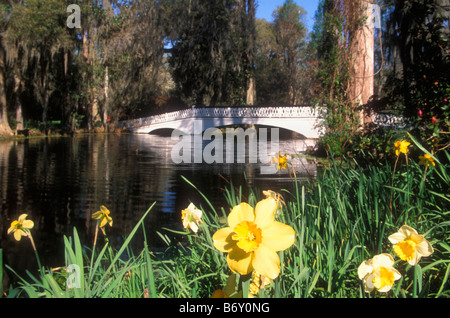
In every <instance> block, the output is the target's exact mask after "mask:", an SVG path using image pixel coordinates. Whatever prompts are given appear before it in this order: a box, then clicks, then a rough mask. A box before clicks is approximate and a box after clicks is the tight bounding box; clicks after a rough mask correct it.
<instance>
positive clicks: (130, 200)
mask: <svg viewBox="0 0 450 318" xmlns="http://www.w3.org/2000/svg"><path fill="white" fill-rule="evenodd" d="M298 142H299V141H295V140H289V139H288V140H284V141H281V143H280V150H281V151H282V152H288V153H293V152H298V151H299V149H300V148H302V146H301V145H300V146H299V145H298ZM174 144H176V141H173V140H171V138H170V137H163V136H156V135H119V136H116V135H96V136H78V137H72V138H64V137H61V138H39V139H27V140H20V141H3V142H0V217H1V219H0V248H2V249H3V254H4V262H5V263H7V264H8V265H9V266H11V267H12V268H14V269H16V270H17V271H18V272H21V271H22V270H23V269H33V268H36V267H37V266H36V261H35V257H34V253H33V251H32V249H31V244H30V242H29V240H28V239H27V238H26V237H24V238H22V240H21V241H20V242H17V241H15V240H14V238H13V236H12V235H7V230H8V228H9V226H10V224H11V222H12V221H13V220H15V219H17V217H18V216H19V215H20V214H22V213H27V214H28V218H29V219H31V220H33V221H34V224H35V226H34V228H33V229H32V235H33V238H34V240H35V242H36V245H37V249H38V252H39V255H40V258H41V263H42V265H44V266H52V267H56V266H61V265H63V264H64V243H63V242H64V241H63V236H64V235H66V236H71V235H72V234H73V228H74V227H76V228H77V231H78V233H79V235H80V239H81V241H82V243H83V244H85V245H86V246H88V247H91V246H92V242H93V237H94V232H95V224H96V223H95V220H92V219H91V218H90V215H91V214H92V213H94V212H96V211H98V210H99V207H100V205H105V206H106V207H107V208H108V209H109V210H110V211H111V216H112V218H113V220H114V223H113V227H111V228H110V227H109V226H107V228H106V230H107V232H108V237H109V238H110V241H111V242H112V243H113V244H116V245H117V246H120V244H121V242H122V239H123V237H124V236H126V235H127V234H128V233H130V231H131V230H132V229H133V227H134V226H135V224H136V222H137V221H138V220H139V219H140V218H141V216H142V215H143V214H144V213H145V211H147V209H148V208H149V207H150V206H151V205H152V204H153V203H154V202H155V201H156V202H157V203H156V205H155V206H154V208H153V209H152V211H151V212H150V214H149V215H148V216H147V218H146V219H145V228H146V233H147V238H148V244H149V245H150V246H153V247H158V246H161V245H162V241H161V240H160V238H159V236H158V235H157V234H156V231H160V229H161V228H162V227H169V228H173V229H176V230H180V229H182V228H181V221H180V216H181V210H182V209H184V208H186V207H187V206H188V205H189V203H190V202H193V203H194V204H196V205H197V206H199V207H200V206H203V207H205V208H206V210H208V206H207V204H206V202H205V200H204V199H203V198H202V197H201V196H200V195H199V193H198V192H197V191H196V190H195V189H193V188H192V187H191V186H190V185H189V184H188V183H186V182H185V181H184V180H183V179H182V176H184V177H186V178H187V179H188V180H190V181H191V182H192V183H193V184H195V185H196V186H197V187H198V188H199V189H200V191H202V192H203V193H204V194H205V195H206V196H207V197H208V199H209V200H210V201H211V202H212V203H213V205H214V207H216V210H217V211H220V209H221V208H222V207H223V208H224V209H225V210H226V211H229V209H230V207H229V206H228V205H227V203H226V200H225V196H224V189H225V188H226V187H229V184H228V182H232V183H233V185H234V186H236V187H238V186H240V185H246V184H252V185H254V186H255V187H257V188H259V189H261V190H267V189H271V190H273V191H280V190H281V189H290V187H291V186H292V182H291V180H290V179H289V176H288V174H286V173H281V174H275V175H261V174H260V167H259V166H258V164H250V163H244V164H205V163H203V164H174V163H173V161H172V159H171V149H172V148H173V146H174ZM300 151H301V149H300ZM246 162H249V161H248V160H247V161H246ZM296 167H297V168H296V169H297V171H298V172H297V174H298V175H302V174H303V177H307V178H309V177H314V176H315V165H314V164H311V163H310V162H307V161H305V160H301V161H298V162H297V165H296ZM244 175H245V176H246V177H244ZM243 189H244V193H245V191H246V187H243ZM139 233H141V231H138V234H137V236H136V237H135V240H134V242H137V243H136V244H137V245H139V242H142V241H143V237H142V236H141V234H139ZM100 236H101V235H100Z"/></svg>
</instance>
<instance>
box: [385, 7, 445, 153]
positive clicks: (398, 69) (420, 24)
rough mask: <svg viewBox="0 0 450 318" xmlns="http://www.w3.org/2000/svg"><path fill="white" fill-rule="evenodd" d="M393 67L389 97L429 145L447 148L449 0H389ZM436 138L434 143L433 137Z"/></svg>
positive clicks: (388, 33)
mask: <svg viewBox="0 0 450 318" xmlns="http://www.w3.org/2000/svg"><path fill="white" fill-rule="evenodd" d="M386 2H387V3H386V5H387V7H388V9H387V12H388V14H389V19H388V22H387V26H386V36H385V37H386V40H385V41H386V47H387V48H388V49H389V52H391V53H390V54H389V55H387V57H388V63H389V65H390V68H389V69H388V80H387V83H386V85H385V89H386V92H385V95H386V96H387V98H388V103H389V105H390V106H392V105H394V104H400V105H401V106H402V111H403V115H404V116H405V117H406V118H408V119H409V120H410V121H411V122H412V123H413V125H414V126H415V127H416V129H417V131H416V134H420V136H421V138H422V139H424V140H425V139H427V140H428V145H430V146H431V145H432V143H434V144H435V146H436V144H439V146H437V148H436V149H439V148H442V147H447V146H448V143H449V138H448V132H449V122H448V118H449V116H450V110H449V103H448V100H449V96H450V95H449V94H450V77H449V74H450V60H449V58H450V56H449V54H448V52H449V49H450V47H449V45H450V43H449V41H448V38H449V30H448V23H449V16H450V9H449V6H448V1H437V0H425V1H417V0H407V1H386ZM433 139H434V141H433Z"/></svg>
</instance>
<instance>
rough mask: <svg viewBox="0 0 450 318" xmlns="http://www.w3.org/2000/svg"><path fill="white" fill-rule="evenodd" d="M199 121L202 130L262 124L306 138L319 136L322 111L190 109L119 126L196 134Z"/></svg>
mask: <svg viewBox="0 0 450 318" xmlns="http://www.w3.org/2000/svg"><path fill="white" fill-rule="evenodd" d="M198 121H200V122H201V125H202V129H203V130H206V129H208V128H220V127H225V126H232V125H263V126H269V127H278V128H284V129H288V130H291V131H294V132H296V133H299V134H300V135H302V136H304V137H305V138H307V139H318V138H319V136H320V133H321V130H320V128H319V127H320V125H319V123H320V116H319V111H318V110H317V109H315V108H313V107H309V106H286V107H206V108H191V109H184V110H180V111H175V112H171V113H165V114H161V115H155V116H150V117H146V118H139V119H132V120H126V121H121V122H119V124H118V127H119V128H126V129H128V130H129V131H131V132H133V133H138V134H148V133H151V132H154V131H156V130H159V129H173V130H179V131H182V132H184V133H185V134H194V126H195V125H194V122H196V123H198Z"/></svg>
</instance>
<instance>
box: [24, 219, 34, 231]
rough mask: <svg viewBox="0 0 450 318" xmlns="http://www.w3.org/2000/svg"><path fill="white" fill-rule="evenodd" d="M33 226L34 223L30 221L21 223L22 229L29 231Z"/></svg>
mask: <svg viewBox="0 0 450 318" xmlns="http://www.w3.org/2000/svg"><path fill="white" fill-rule="evenodd" d="M33 226H34V222H33V221H31V220H24V221H23V223H22V227H24V228H26V229H31V228H33Z"/></svg>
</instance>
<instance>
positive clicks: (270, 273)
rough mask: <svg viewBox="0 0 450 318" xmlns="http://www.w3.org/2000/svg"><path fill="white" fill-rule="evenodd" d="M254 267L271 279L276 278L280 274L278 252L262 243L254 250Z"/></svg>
mask: <svg viewBox="0 0 450 318" xmlns="http://www.w3.org/2000/svg"><path fill="white" fill-rule="evenodd" d="M254 255H255V256H254V259H253V267H254V268H255V270H256V271H257V272H258V273H259V274H260V275H263V276H265V277H267V278H269V279H275V278H277V276H278V275H279V274H280V258H279V257H278V254H277V253H276V252H274V251H273V250H271V249H270V248H268V247H266V246H265V245H264V244H261V245H260V246H259V247H258V249H257V250H256V251H255V252H254Z"/></svg>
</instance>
